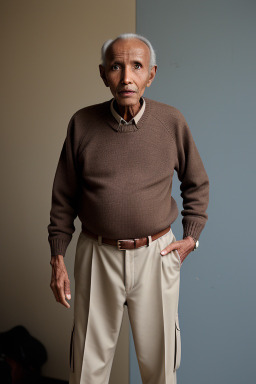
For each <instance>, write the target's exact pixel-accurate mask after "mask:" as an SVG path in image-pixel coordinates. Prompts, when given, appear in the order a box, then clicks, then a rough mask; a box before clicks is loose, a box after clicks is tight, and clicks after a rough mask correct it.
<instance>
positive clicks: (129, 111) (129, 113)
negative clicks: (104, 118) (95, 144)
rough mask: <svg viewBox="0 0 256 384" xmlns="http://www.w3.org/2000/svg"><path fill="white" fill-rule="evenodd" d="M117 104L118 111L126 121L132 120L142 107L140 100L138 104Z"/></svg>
mask: <svg viewBox="0 0 256 384" xmlns="http://www.w3.org/2000/svg"><path fill="white" fill-rule="evenodd" d="M116 106H117V108H118V111H117V112H118V113H119V115H120V116H121V117H122V118H123V119H124V120H125V121H130V120H131V119H132V118H133V117H134V116H135V115H137V113H138V112H139V110H140V108H141V104H140V102H138V104H136V105H129V106H123V105H119V104H117V103H116Z"/></svg>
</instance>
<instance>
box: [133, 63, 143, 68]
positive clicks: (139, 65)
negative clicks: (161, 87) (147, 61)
mask: <svg viewBox="0 0 256 384" xmlns="http://www.w3.org/2000/svg"><path fill="white" fill-rule="evenodd" d="M141 67H142V65H141V64H140V63H135V64H134V68H135V69H140V68H141Z"/></svg>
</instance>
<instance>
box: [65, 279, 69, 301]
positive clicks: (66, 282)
mask: <svg viewBox="0 0 256 384" xmlns="http://www.w3.org/2000/svg"><path fill="white" fill-rule="evenodd" d="M64 292H65V297H66V298H67V299H68V300H71V292H70V281H69V280H65V282H64Z"/></svg>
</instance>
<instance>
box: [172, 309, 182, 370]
mask: <svg viewBox="0 0 256 384" xmlns="http://www.w3.org/2000/svg"><path fill="white" fill-rule="evenodd" d="M180 361H181V338H180V326H179V318H178V314H177V315H176V320H175V353H174V368H173V371H176V370H177V369H178V368H179V366H180Z"/></svg>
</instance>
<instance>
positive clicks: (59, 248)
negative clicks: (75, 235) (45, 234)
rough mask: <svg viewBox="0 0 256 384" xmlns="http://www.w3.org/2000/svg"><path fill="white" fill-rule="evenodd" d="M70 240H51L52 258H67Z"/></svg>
mask: <svg viewBox="0 0 256 384" xmlns="http://www.w3.org/2000/svg"><path fill="white" fill-rule="evenodd" d="M69 242H70V240H67V239H51V240H49V243H50V248H51V256H57V255H62V256H63V257H64V256H65V253H66V250H67V247H68V245H69Z"/></svg>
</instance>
